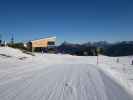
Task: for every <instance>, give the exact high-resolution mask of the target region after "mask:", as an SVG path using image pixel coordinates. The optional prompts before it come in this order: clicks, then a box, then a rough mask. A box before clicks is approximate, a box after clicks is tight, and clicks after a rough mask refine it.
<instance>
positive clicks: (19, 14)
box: [0, 0, 133, 43]
mask: <svg viewBox="0 0 133 100" xmlns="http://www.w3.org/2000/svg"><path fill="white" fill-rule="evenodd" d="M0 33H1V34H2V36H3V39H7V40H10V38H11V35H10V34H11V33H13V34H14V36H15V40H16V41H27V40H32V39H37V38H42V37H47V36H53V35H54V36H57V38H58V43H61V42H63V41H70V42H78V43H83V42H87V41H100V40H107V41H109V42H115V41H122V40H133V0H0Z"/></svg>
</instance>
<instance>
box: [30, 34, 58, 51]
mask: <svg viewBox="0 0 133 100" xmlns="http://www.w3.org/2000/svg"><path fill="white" fill-rule="evenodd" d="M30 42H31V47H32V51H34V50H35V49H36V48H40V49H41V50H42V51H44V50H46V49H47V50H48V49H51V48H54V47H55V43H56V37H48V38H42V39H37V40H33V41H30Z"/></svg>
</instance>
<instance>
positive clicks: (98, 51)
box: [96, 48, 100, 64]
mask: <svg viewBox="0 0 133 100" xmlns="http://www.w3.org/2000/svg"><path fill="white" fill-rule="evenodd" d="M96 50H97V64H99V53H100V49H99V48H97V49H96Z"/></svg>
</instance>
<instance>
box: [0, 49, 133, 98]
mask: <svg viewBox="0 0 133 100" xmlns="http://www.w3.org/2000/svg"><path fill="white" fill-rule="evenodd" d="M21 58H23V59H21ZM121 59H122V60H123V61H122V60H120V61H122V62H120V63H118V64H117V63H116V62H115V58H110V57H105V56H100V58H99V65H96V57H77V56H71V55H61V54H58V55H55V54H43V55H42V54H35V56H31V55H27V54H24V53H22V52H21V51H19V50H17V49H12V48H9V47H0V99H1V100H133V94H132V89H129V87H128V86H129V85H128V84H126V85H125V81H126V80H127V79H126V77H127V76H126V75H125V74H124V73H123V70H122V71H119V70H118V69H121V68H123V67H122V66H123V63H124V64H125V63H127V61H125V59H127V58H121ZM124 61H125V62H124ZM118 65H119V66H120V67H118V68H116V66H118ZM125 66H126V65H125ZM130 67H131V66H130ZM128 68H129V66H128ZM116 75H117V77H116ZM124 75H125V77H124V78H121V77H122V76H124ZM131 75H132V74H131ZM129 83H131V84H130V86H131V87H133V85H132V81H130V82H129Z"/></svg>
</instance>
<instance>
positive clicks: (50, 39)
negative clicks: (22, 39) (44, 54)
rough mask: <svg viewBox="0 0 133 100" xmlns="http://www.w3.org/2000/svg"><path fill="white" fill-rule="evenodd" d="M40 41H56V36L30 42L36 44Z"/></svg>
mask: <svg viewBox="0 0 133 100" xmlns="http://www.w3.org/2000/svg"><path fill="white" fill-rule="evenodd" d="M42 40H48V41H55V40H56V36H53V37H47V38H41V39H36V40H32V41H31V42H37V41H42Z"/></svg>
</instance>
